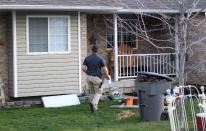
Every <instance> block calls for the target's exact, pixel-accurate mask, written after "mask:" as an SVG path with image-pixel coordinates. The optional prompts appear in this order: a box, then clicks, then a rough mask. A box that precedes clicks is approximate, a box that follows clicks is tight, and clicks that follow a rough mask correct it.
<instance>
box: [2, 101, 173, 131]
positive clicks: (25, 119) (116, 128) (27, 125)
mask: <svg viewBox="0 0 206 131" xmlns="http://www.w3.org/2000/svg"><path fill="white" fill-rule="evenodd" d="M111 104H113V102H111V101H101V102H100V105H99V110H98V111H97V112H96V113H90V110H89V106H88V104H87V103H83V104H81V105H78V106H71V107H64V108H55V109H54V108H53V109H45V108H31V109H3V110H0V131H133V130H135V131H170V125H169V121H159V122H144V121H141V120H140V117H139V110H138V109H133V110H130V111H132V112H134V113H135V115H134V116H133V117H130V118H128V119H124V120H117V119H116V116H117V114H118V113H120V112H121V111H122V109H111V108H110V105H111Z"/></svg>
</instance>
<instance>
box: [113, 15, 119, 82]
mask: <svg viewBox="0 0 206 131" xmlns="http://www.w3.org/2000/svg"><path fill="white" fill-rule="evenodd" d="M113 24H114V80H115V81H118V42H117V34H118V32H117V14H113Z"/></svg>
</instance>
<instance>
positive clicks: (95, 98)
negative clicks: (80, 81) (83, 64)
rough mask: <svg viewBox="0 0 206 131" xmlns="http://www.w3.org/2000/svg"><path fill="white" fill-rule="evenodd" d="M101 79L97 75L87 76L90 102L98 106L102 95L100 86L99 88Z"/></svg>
mask: <svg viewBox="0 0 206 131" xmlns="http://www.w3.org/2000/svg"><path fill="white" fill-rule="evenodd" d="M101 83H102V79H100V78H99V77H97V76H89V75H88V76H87V84H88V87H89V94H90V102H91V103H92V104H93V105H94V106H95V108H96V109H97V108H98V103H99V99H100V98H101V96H102V90H103V89H102V88H101Z"/></svg>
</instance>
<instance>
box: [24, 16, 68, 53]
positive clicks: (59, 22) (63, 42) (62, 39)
mask: <svg viewBox="0 0 206 131" xmlns="http://www.w3.org/2000/svg"><path fill="white" fill-rule="evenodd" d="M27 28H28V52H29V53H66V52H69V17H68V16H50V17H44V16H42V17H38V16H29V17H28V27H27Z"/></svg>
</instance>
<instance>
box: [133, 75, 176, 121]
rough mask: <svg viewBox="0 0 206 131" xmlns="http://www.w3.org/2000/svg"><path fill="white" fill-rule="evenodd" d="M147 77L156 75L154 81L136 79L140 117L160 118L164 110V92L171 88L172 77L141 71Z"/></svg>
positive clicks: (148, 118)
mask: <svg viewBox="0 0 206 131" xmlns="http://www.w3.org/2000/svg"><path fill="white" fill-rule="evenodd" d="M142 74H144V75H146V76H147V77H152V78H154V77H157V78H156V80H155V81H149V82H147V80H145V81H144V82H142V81H138V80H137V83H136V88H137V90H138V95H139V106H140V117H141V119H142V120H148V121H149V120H154V121H158V120H161V114H162V112H163V110H164V93H165V92H166V90H167V89H170V88H171V82H172V79H171V78H169V77H167V76H162V75H159V74H154V73H152V74H151V73H141V74H139V77H141V75H142Z"/></svg>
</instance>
